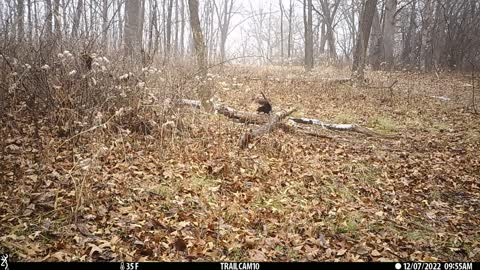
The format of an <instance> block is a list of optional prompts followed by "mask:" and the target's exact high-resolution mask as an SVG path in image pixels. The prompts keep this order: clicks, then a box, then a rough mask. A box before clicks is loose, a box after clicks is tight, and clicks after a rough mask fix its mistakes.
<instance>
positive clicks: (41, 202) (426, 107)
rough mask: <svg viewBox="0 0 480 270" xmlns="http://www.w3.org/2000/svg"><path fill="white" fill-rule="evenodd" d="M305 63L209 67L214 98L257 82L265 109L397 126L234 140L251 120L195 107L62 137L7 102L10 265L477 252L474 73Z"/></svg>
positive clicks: (236, 100) (4, 181)
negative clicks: (214, 71) (358, 76)
mask: <svg viewBox="0 0 480 270" xmlns="http://www.w3.org/2000/svg"><path fill="white" fill-rule="evenodd" d="M302 74H303V73H302V72H301V70H300V69H298V70H297V69H281V68H265V69H254V68H235V69H234V68H231V69H228V70H227V71H225V72H224V73H222V74H221V75H218V76H213V84H214V87H215V96H216V97H218V98H219V99H220V100H221V101H222V102H224V103H225V104H228V105H229V106H231V107H233V108H235V109H238V110H243V111H251V112H255V108H256V107H255V105H254V104H253V102H252V97H254V96H256V95H258V94H259V93H260V91H263V92H264V93H265V94H266V95H267V96H268V97H269V98H270V99H271V101H272V103H273V106H274V111H279V110H280V109H286V108H289V107H295V108H297V111H296V112H295V113H294V115H295V116H305V117H310V118H316V119H321V120H324V121H326V122H331V123H351V124H358V125H360V126H363V127H366V128H371V129H372V130H374V131H376V132H379V133H382V134H395V135H397V136H396V137H395V138H393V137H387V136H386V137H381V136H374V137H368V136H366V135H362V134H358V133H351V132H330V131H329V132H328V134H330V135H332V134H333V135H334V136H333V139H326V138H316V137H308V136H305V135H299V134H289V133H285V132H283V131H281V130H275V131H273V132H272V133H270V134H268V135H266V136H263V137H261V138H260V139H258V140H255V141H254V142H253V143H252V144H250V145H249V147H247V148H246V149H243V150H242V149H240V148H239V146H238V141H239V138H240V136H241V135H242V133H243V132H245V131H246V130H247V129H248V128H249V126H247V125H246V124H240V123H235V122H233V121H231V119H228V118H226V117H225V116H223V115H218V114H209V113H206V112H204V111H202V110H196V109H191V108H178V109H176V110H177V111H176V112H175V113H174V114H173V115H172V118H171V119H169V121H170V122H168V123H166V124H164V123H157V126H155V125H154V126H153V129H152V132H151V133H150V134H149V135H144V134H139V133H137V132H133V131H132V130H130V131H128V130H126V128H125V129H124V130H123V131H121V132H113V131H112V130H113V128H111V126H112V125H113V122H114V121H112V122H109V123H107V125H106V127H105V128H101V127H99V128H96V129H91V130H89V131H88V132H84V133H82V134H80V135H76V136H75V137H74V138H72V137H69V136H67V137H65V136H63V137H62V136H60V135H59V133H58V132H56V129H55V128H54V127H51V126H48V125H41V128H40V132H39V134H38V136H36V135H35V132H34V127H33V125H32V124H31V121H28V117H26V116H25V115H24V114H22V110H21V108H19V110H18V113H17V114H15V115H13V116H12V117H13V118H14V120H15V121H11V122H8V123H7V122H5V121H6V120H2V122H1V123H0V124H1V132H0V135H1V136H2V140H3V144H2V145H1V146H2V147H3V150H2V151H3V152H2V157H1V159H0V163H1V164H0V182H1V189H0V231H1V234H0V251H1V252H0V253H5V252H8V253H10V254H11V256H13V257H14V258H15V259H17V260H22V261H44V260H45V261H58V260H60V261H118V260H127V261H190V260H191V261H212V260H229V261H240V260H247V261H311V260H315V261H399V260H415V261H417V260H422V261H437V260H441V261H479V260H480V152H479V151H480V116H479V115H476V114H473V113H472V109H471V108H468V107H469V105H470V103H471V87H469V86H468V85H466V83H470V77H468V76H466V75H462V74H448V73H441V74H431V75H428V74H427V75H425V74H416V73H407V72H396V73H383V72H370V73H368V77H369V79H370V82H369V83H370V84H371V85H376V86H381V85H389V84H390V83H391V82H392V81H394V80H398V83H397V84H396V85H395V86H394V88H393V91H390V90H388V89H382V88H368V89H366V88H358V87H353V86H351V85H349V84H348V83H340V84H336V83H326V82H325V81H323V80H322V79H329V78H342V76H343V75H345V76H343V77H348V70H341V69H333V68H324V69H318V71H316V72H314V73H312V74H311V75H309V76H304V75H302ZM255 78H260V79H261V80H255ZM265 78H270V79H269V80H265ZM292 79H293V80H292ZM265 81H266V82H265ZM156 82H157V80H153V79H152V80H151V81H148V82H147V87H148V88H150V89H152V91H153V90H154V89H158V87H157V86H156V85H155V83H156ZM184 94H185V97H186V98H191V99H198V97H196V96H195V95H189V94H188V91H185V93H184ZM158 104H160V105H161V104H163V103H162V102H161V101H159V103H158ZM153 105H155V104H153ZM160 105H159V107H161V106H160ZM479 105H480V104H479ZM479 105H477V106H479ZM145 106H150V105H145ZM151 107H152V108H153V107H155V106H151ZM479 107H480V106H479ZM151 115H152V116H151V117H152V119H148V120H154V118H155V115H156V114H155V113H152V114H151ZM40 117H41V116H40ZM26 118H27V119H26ZM88 128H90V127H85V128H84V130H87V129H88ZM168 128H169V129H168ZM325 132H326V131H325ZM160 134H161V136H160ZM36 138H41V141H42V147H41V149H38V148H39V147H38V145H39V144H38V143H37V142H36V141H37V139H36ZM69 138H70V139H69Z"/></svg>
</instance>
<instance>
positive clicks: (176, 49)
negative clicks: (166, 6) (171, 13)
mask: <svg viewBox="0 0 480 270" xmlns="http://www.w3.org/2000/svg"><path fill="white" fill-rule="evenodd" d="M178 1H179V0H175V41H174V42H173V45H174V46H173V53H174V55H175V56H176V55H178V32H179V31H178V30H179V29H178V28H179V27H178Z"/></svg>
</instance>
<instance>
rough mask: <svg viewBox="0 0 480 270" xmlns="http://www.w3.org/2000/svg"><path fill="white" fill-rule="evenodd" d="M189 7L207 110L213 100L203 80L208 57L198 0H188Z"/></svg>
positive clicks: (204, 104) (203, 97) (200, 90)
mask: <svg viewBox="0 0 480 270" xmlns="http://www.w3.org/2000/svg"><path fill="white" fill-rule="evenodd" d="M188 8H189V10H190V27H191V29H192V35H193V42H194V48H195V55H196V59H197V65H198V67H199V70H200V76H201V79H202V82H201V83H200V89H199V96H200V98H201V102H202V106H203V107H204V108H205V109H206V110H207V111H211V110H213V105H212V102H211V100H210V99H211V97H212V93H211V90H210V88H208V87H206V85H205V83H204V82H203V81H204V80H206V76H207V59H206V57H207V56H206V53H205V50H206V48H205V43H204V39H203V33H202V28H201V25H200V18H199V16H198V0H188Z"/></svg>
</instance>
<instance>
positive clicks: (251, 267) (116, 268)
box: [0, 261, 480, 270]
mask: <svg viewBox="0 0 480 270" xmlns="http://www.w3.org/2000/svg"><path fill="white" fill-rule="evenodd" d="M465 266H467V268H465ZM468 266H469V267H468ZM8 268H9V270H35V269H51V270H55V269H62V270H77V269H82V270H84V269H87V270H95V269H101V270H110V269H111V270H150V269H162V270H163V269H166V270H169V269H172V270H176V269H181V268H186V269H209V270H270V269H272V270H273V269H294V270H300V269H301V270H303V269H307V270H308V269H312V270H314V269H315V270H316V269H340V270H341V269H354V270H362V269H366V270H367V269H368V270H375V269H382V270H383V269H386V270H480V263H479V262H465V263H455V262H452V263H433V262H432V263H427V262H410V263H408V262H397V263H396V262H390V263H380V262H367V263H350V262H340V263H336V262H261V263H255V262H185V263H181V262H139V263H135V262H12V261H10V262H8ZM296 268H298V269H296ZM0 270H4V269H3V267H0Z"/></svg>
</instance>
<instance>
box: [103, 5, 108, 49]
mask: <svg viewBox="0 0 480 270" xmlns="http://www.w3.org/2000/svg"><path fill="white" fill-rule="evenodd" d="M102 46H103V49H104V50H107V49H108V0H103V1H102Z"/></svg>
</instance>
